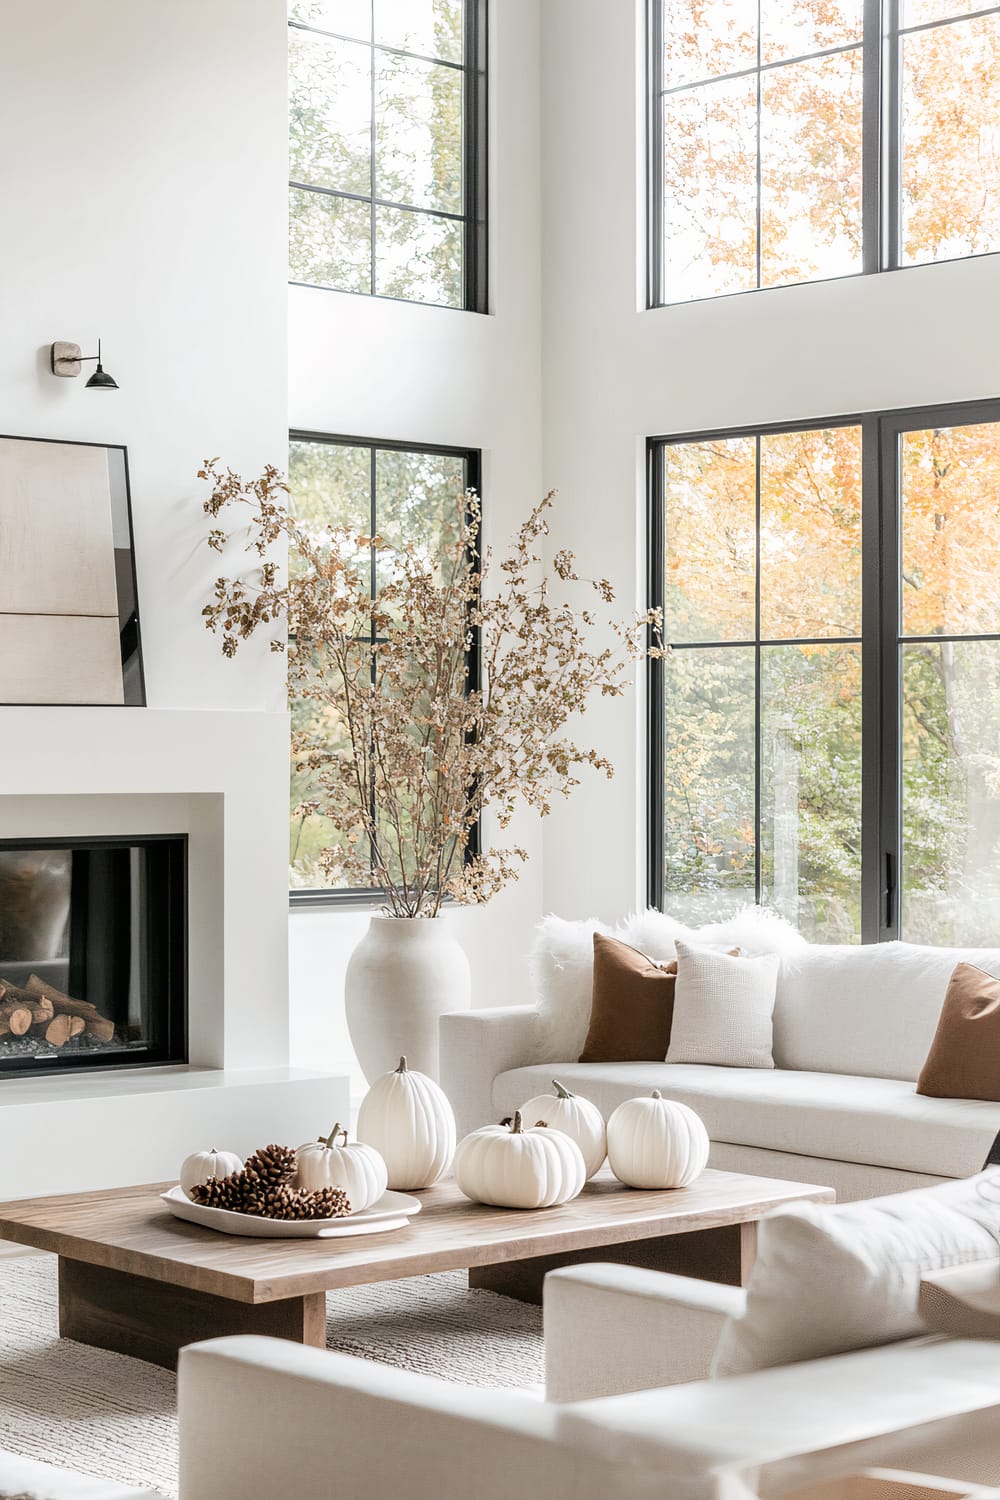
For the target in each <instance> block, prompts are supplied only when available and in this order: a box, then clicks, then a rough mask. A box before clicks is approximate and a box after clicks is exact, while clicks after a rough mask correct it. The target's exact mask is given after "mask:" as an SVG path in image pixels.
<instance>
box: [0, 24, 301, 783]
mask: <svg viewBox="0 0 1000 1500" xmlns="http://www.w3.org/2000/svg"><path fill="white" fill-rule="evenodd" d="M285 73H286V69H285V7H284V5H283V3H282V0H207V3H206V0H49V3H46V4H44V5H7V6H4V13H3V41H2V45H0V141H2V142H3V150H2V153H0V201H2V202H3V204H4V230H3V234H2V236H0V329H2V331H3V335H2V338H0V431H2V432H4V433H11V434H18V435H23V436H29V437H46V438H75V439H82V440H89V441H97V442H111V443H125V444H127V446H128V456H129V465H130V468H131V477H132V505H133V512H134V517H135V538H136V547H137V559H138V581H139V608H140V615H141V622H142V633H143V641H144V646H145V666H146V684H147V691H148V699H149V703H150V705H151V706H153V707H156V708H173V707H187V708H249V709H254V708H267V709H283V708H284V701H283V685H282V667H281V661H280V659H279V658H277V657H274V656H271V655H270V653H269V652H268V650H267V644H266V642H264V641H263V640H262V641H261V642H260V643H259V644H258V643H256V642H255V643H253V645H252V646H251V647H249V648H248V649H247V650H246V651H244V652H241V659H237V660H236V661H235V662H226V661H224V660H223V659H222V657H221V656H220V653H219V649H218V643H217V642H215V641H213V640H212V638H211V637H210V636H209V635H208V634H207V632H206V631H205V630H204V628H203V625H202V622H201V620H200V618H199V615H200V611H201V607H202V605H203V604H204V603H205V602H206V598H207V595H208V591H209V589H210V585H211V582H212V580H213V579H214V578H215V576H216V575H217V573H218V572H219V566H218V559H217V558H216V557H215V556H214V555H213V554H212V553H210V552H209V551H208V549H207V548H206V547H205V545H204V541H203V538H204V535H205V530H206V526H205V522H206V518H205V517H204V516H203V515H202V513H201V499H202V489H201V486H200V485H199V483H198V481H197V480H196V479H195V472H196V470H197V469H198V467H199V465H200V464H201V462H202V460H203V459H205V458H206V457H209V456H211V455H215V454H219V455H221V456H222V458H223V460H224V461H225V462H226V463H228V464H231V465H232V466H233V468H235V469H237V470H239V471H241V472H243V473H244V474H245V475H248V476H249V475H254V474H256V473H257V472H258V471H259V469H260V467H261V466H262V465H263V464H264V463H265V462H266V461H268V460H270V461H272V462H273V463H276V464H279V465H283V464H284V461H285V453H286V448H287V441H286V427H287V423H286V384H285V361H286V301H285V265H286V251H285V172H286V152H285V110H286V105H285V99H286V76H285ZM98 336H100V337H101V338H102V339H103V341H104V354H105V365H106V368H107V369H108V370H109V371H110V373H111V374H112V375H113V376H114V377H115V379H116V380H117V381H118V383H119V386H120V390H118V391H109V392H105V391H87V390H84V381H85V379H86V378H87V376H88V375H89V374H90V373H91V372H92V371H93V369H94V366H93V365H92V364H91V365H86V366H85V367H84V370H85V374H84V376H83V377H81V378H78V379H75V380H59V379H55V378H54V377H53V376H52V375H51V374H50V373H49V367H48V346H49V344H51V343H52V341H53V340H55V339H68V340H70V341H72V342H75V343H78V344H80V345H81V346H83V352H84V354H90V353H96V351H97V339H98ZM0 714H2V710H0ZM274 792H275V795H278V789H277V788H275V789H274Z"/></svg>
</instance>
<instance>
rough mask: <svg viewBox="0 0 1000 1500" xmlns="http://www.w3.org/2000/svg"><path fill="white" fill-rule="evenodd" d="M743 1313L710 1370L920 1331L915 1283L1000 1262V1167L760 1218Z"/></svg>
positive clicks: (743, 1369)
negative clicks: (951, 1269) (972, 1264)
mask: <svg viewBox="0 0 1000 1500" xmlns="http://www.w3.org/2000/svg"><path fill="white" fill-rule="evenodd" d="M758 1233H759V1241H758V1251H757V1260H756V1262H755V1264H754V1268H753V1270H752V1272H751V1273H750V1282H749V1285H748V1286H747V1301H746V1311H745V1313H744V1314H743V1315H742V1316H741V1317H739V1318H730V1320H729V1322H728V1323H726V1325H725V1326H724V1328H723V1330H722V1333H721V1335H720V1337H719V1343H718V1346H717V1348H716V1351H715V1358H714V1360H713V1363H712V1374H713V1375H744V1374H747V1373H748V1372H749V1371H751V1370H764V1369H767V1368H769V1367H770V1366H772V1365H786V1364H795V1363H797V1362H798V1361H799V1360H803V1359H822V1358H823V1357H824V1356H825V1355H828V1354H843V1353H845V1352H846V1351H847V1350H849V1349H866V1348H869V1347H871V1346H872V1345H875V1344H888V1343H892V1342H894V1341H895V1340H897V1339H905V1338H912V1337H914V1336H915V1335H916V1334H919V1333H922V1332H924V1331H925V1330H924V1327H923V1324H922V1322H921V1319H920V1315H919V1312H918V1296H919V1291H920V1280H921V1277H922V1276H925V1275H926V1274H927V1273H928V1272H930V1271H939V1270H942V1269H944V1268H945V1267H946V1266H957V1265H963V1264H964V1263H965V1262H967V1261H973V1260H997V1259H1000V1170H997V1169H996V1168H992V1169H990V1170H989V1171H986V1172H980V1173H979V1174H978V1175H977V1176H975V1177H966V1178H960V1179H958V1180H957V1181H956V1182H947V1183H943V1184H942V1185H941V1186H940V1187H933V1188H915V1189H914V1190H912V1191H911V1192H908V1193H894V1194H893V1195H892V1196H891V1197H888V1198H870V1199H868V1200H867V1202H861V1203H840V1204H834V1203H829V1204H823V1203H802V1204H798V1205H796V1206H795V1207H792V1208H784V1209H778V1210H776V1211H775V1212H774V1213H772V1214H768V1215H767V1216H766V1217H765V1218H764V1219H763V1220H762V1221H761V1224H760V1228H759V1231H758Z"/></svg>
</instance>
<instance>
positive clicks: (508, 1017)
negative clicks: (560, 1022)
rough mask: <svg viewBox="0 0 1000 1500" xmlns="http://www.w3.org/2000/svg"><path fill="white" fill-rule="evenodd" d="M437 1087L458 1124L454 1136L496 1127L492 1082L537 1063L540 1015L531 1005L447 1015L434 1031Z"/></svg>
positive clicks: (541, 1046)
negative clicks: (438, 1065)
mask: <svg viewBox="0 0 1000 1500" xmlns="http://www.w3.org/2000/svg"><path fill="white" fill-rule="evenodd" d="M438 1037H439V1041H440V1056H441V1087H442V1088H443V1089H444V1091H445V1093H446V1094H447V1095H448V1099H449V1101H450V1103H451V1107H452V1109H453V1110H454V1111H455V1119H456V1121H457V1124H458V1138H459V1140H461V1138H462V1136H463V1135H467V1134H468V1133H469V1131H470V1130H477V1129H478V1128H479V1126H480V1125H490V1124H495V1123H496V1122H495V1120H494V1115H493V1080H494V1079H495V1078H496V1076H497V1074H498V1073H506V1072H507V1070H508V1068H522V1067H525V1066H526V1065H527V1064H528V1063H532V1062H536V1061H541V1057H540V1054H541V1052H542V1050H543V1040H542V1026H541V1017H540V1016H539V1014H538V1011H537V1010H536V1009H535V1007H534V1006H533V1005H505V1006H498V1007H495V1008H494V1009H490V1010H460V1011H449V1013H448V1014H447V1015H444V1016H442V1017H441V1020H440V1023H439V1029H438Z"/></svg>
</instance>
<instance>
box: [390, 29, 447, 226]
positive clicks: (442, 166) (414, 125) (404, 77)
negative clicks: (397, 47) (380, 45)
mask: <svg viewBox="0 0 1000 1500" xmlns="http://www.w3.org/2000/svg"><path fill="white" fill-rule="evenodd" d="M463 78H464V74H463V73H462V72H461V71H460V70H459V69H458V68H443V67H441V66H440V64H437V63H427V62H419V61H416V60H415V59H413V58H408V57H397V56H396V55H395V54H394V53H391V52H383V53H380V54H379V58H378V65H377V69H376V79H375V91H376V92H375V192H376V196H377V197H379V198H388V199H389V200H390V201H391V202H393V203H411V204H413V205H414V206H415V207H418V208H438V209H443V210H444V211H445V212H446V213H461V212H462V81H463Z"/></svg>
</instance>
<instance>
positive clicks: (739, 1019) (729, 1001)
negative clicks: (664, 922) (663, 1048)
mask: <svg viewBox="0 0 1000 1500" xmlns="http://www.w3.org/2000/svg"><path fill="white" fill-rule="evenodd" d="M780 962H781V960H780V958H779V957H778V955H777V954H776V953H765V954H762V955H761V956H760V957H758V958H743V957H740V958H731V957H730V955H729V954H728V953H715V952H713V951H712V950H711V949H709V948H694V947H692V946H690V944H688V943H685V942H682V941H681V940H680V939H678V941H677V983H676V985H675V986H674V1019H673V1024H672V1026H671V1029H670V1046H669V1047H668V1048H667V1057H666V1061H667V1062H668V1063H717V1064H718V1065H719V1066H721V1067H724V1068H773V1067H774V1059H773V1057H772V1056H771V1028H772V1017H773V1015H774V995H775V990H776V988H777V983H778V965H779V964H780Z"/></svg>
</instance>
